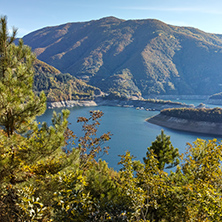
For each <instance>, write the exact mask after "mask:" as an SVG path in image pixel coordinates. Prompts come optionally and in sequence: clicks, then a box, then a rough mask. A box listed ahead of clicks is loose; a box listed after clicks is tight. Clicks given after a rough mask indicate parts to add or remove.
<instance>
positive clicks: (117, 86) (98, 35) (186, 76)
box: [23, 16, 222, 96]
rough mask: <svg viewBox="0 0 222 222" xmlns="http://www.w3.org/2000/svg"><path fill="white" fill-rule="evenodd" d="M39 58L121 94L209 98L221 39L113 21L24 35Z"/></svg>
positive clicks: (221, 79) (220, 75) (158, 24)
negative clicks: (196, 95) (195, 95)
mask: <svg viewBox="0 0 222 222" xmlns="http://www.w3.org/2000/svg"><path fill="white" fill-rule="evenodd" d="M23 40H24V43H25V44H27V45H29V46H31V47H32V49H33V51H34V52H36V54H37V57H38V59H40V60H42V61H44V62H46V63H48V64H50V65H52V66H54V67H55V68H57V69H58V70H60V71H61V72H62V73H70V74H71V75H73V76H75V77H77V78H79V79H82V80H84V81H86V82H87V83H89V84H91V85H94V86H96V87H99V88H101V89H102V91H104V92H106V93H109V92H118V93H120V94H124V95H126V96H127V95H134V94H136V95H141V94H142V95H143V96H146V95H150V94H214V93H217V92H220V91H221V90H222V89H221V85H222V71H221V70H222V63H221V61H222V35H215V34H210V33H206V32H203V31H201V30H198V29H195V28H192V27H180V26H173V25H168V24H166V23H164V22H162V21H159V20H156V19H142V20H123V19H119V18H116V17H113V16H109V17H104V18H101V19H98V20H92V21H89V22H76V23H67V24H64V25H59V26H54V27H47V28H43V29H40V30H37V31H35V32H33V33H30V34H28V35H27V36H25V37H24V38H23Z"/></svg>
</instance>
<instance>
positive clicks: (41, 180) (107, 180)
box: [0, 17, 222, 222]
mask: <svg viewBox="0 0 222 222" xmlns="http://www.w3.org/2000/svg"><path fill="white" fill-rule="evenodd" d="M15 38H16V29H13V32H12V34H11V35H9V34H8V30H7V19H6V17H1V19H0V221H6V222H7V221H10V222H12V221H19V222H20V221H42V222H43V221H67V222H69V221H78V222H79V221H80V222H81V221H160V222H166V221H221V219H222V208H221V205H222V199H221V188H222V182H221V181H222V172H221V160H222V144H221V142H219V141H217V140H216V139H214V140H210V141H205V140H201V139H197V140H196V141H194V142H193V143H192V144H188V148H187V152H186V153H184V154H180V153H179V151H178V149H177V148H174V146H173V144H172V143H171V141H170V137H169V136H167V135H165V133H164V131H161V132H160V135H157V137H156V140H155V141H154V142H153V143H152V145H151V146H150V147H148V148H147V150H146V152H145V153H144V159H143V162H141V161H138V160H136V159H135V158H134V157H133V156H132V155H131V154H130V152H128V151H127V152H126V153H125V154H122V155H120V157H121V160H120V162H119V163H118V164H119V165H120V166H121V169H120V170H119V171H115V170H113V169H112V168H109V166H108V164H107V163H106V162H105V161H103V160H102V159H100V158H99V157H100V156H101V155H103V154H104V155H106V154H107V153H108V151H109V147H107V146H106V141H109V140H110V139H111V137H112V134H111V133H104V134H102V135H98V133H97V132H98V127H99V125H100V120H101V118H102V116H103V113H102V111H99V110H98V111H92V112H89V115H88V116H87V117H79V118H78V122H79V124H80V126H81V127H82V131H83V136H82V137H80V138H77V137H76V136H75V132H72V131H71V130H70V129H69V127H68V126H69V123H68V121H67V118H68V116H69V111H68V110H63V111H62V112H61V113H56V112H54V113H53V116H52V123H51V124H50V125H47V124H46V123H45V122H43V123H40V122H37V120H36V117H37V116H39V115H42V114H43V113H44V112H45V109H46V96H45V94H44V92H41V93H39V95H37V94H35V93H34V90H33V81H34V68H33V63H34V61H35V59H36V58H35V55H34V54H33V53H32V51H31V49H30V48H29V47H28V46H26V45H24V44H23V42H22V40H20V41H19V44H18V45H15V44H14V43H13V42H14V40H15ZM166 169H171V171H166Z"/></svg>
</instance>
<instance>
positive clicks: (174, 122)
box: [147, 113, 222, 136]
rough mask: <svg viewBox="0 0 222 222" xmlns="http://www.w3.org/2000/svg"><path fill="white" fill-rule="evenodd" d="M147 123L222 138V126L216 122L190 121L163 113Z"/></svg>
mask: <svg viewBox="0 0 222 222" xmlns="http://www.w3.org/2000/svg"><path fill="white" fill-rule="evenodd" d="M147 122H149V123H152V124H156V125H159V126H163V127H166V128H170V129H174V130H181V131H187V132H193V133H204V134H208V135H218V136H222V124H221V123H216V122H206V121H195V120H188V119H182V118H177V117H170V116H166V115H163V114H161V113H160V114H158V115H156V116H153V117H151V118H149V119H147Z"/></svg>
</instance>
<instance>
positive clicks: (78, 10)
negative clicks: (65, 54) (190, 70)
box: [0, 0, 222, 37]
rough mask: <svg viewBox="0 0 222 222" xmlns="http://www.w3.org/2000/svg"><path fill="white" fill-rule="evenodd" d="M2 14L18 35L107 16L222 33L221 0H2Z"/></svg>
mask: <svg viewBox="0 0 222 222" xmlns="http://www.w3.org/2000/svg"><path fill="white" fill-rule="evenodd" d="M0 15H7V17H8V27H9V29H10V28H11V27H12V26H15V27H16V28H18V37H23V36H24V35H26V34H28V33H30V32H32V31H35V30H37V29H40V28H43V27H46V26H54V25H60V24H64V23H67V22H79V21H89V20H94V19H100V18H103V17H107V16H115V17H118V18H121V19H126V20H127V19H149V18H154V19H158V20H161V21H163V22H165V23H167V24H171V25H179V26H191V27H194V28H199V29H201V30H203V31H205V32H210V33H218V34H222V1H221V0H152V1H150V0H0Z"/></svg>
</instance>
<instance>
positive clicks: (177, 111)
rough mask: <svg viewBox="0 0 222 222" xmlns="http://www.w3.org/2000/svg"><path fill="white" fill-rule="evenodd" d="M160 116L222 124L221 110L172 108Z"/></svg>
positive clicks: (162, 112) (163, 111)
mask: <svg viewBox="0 0 222 222" xmlns="http://www.w3.org/2000/svg"><path fill="white" fill-rule="evenodd" d="M161 114H163V115H167V116H171V117H177V118H182V119H188V120H196V121H207V122H219V123H221V122H222V109H221V108H218V107H216V108H213V109H208V108H172V109H164V110H162V111H161Z"/></svg>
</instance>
